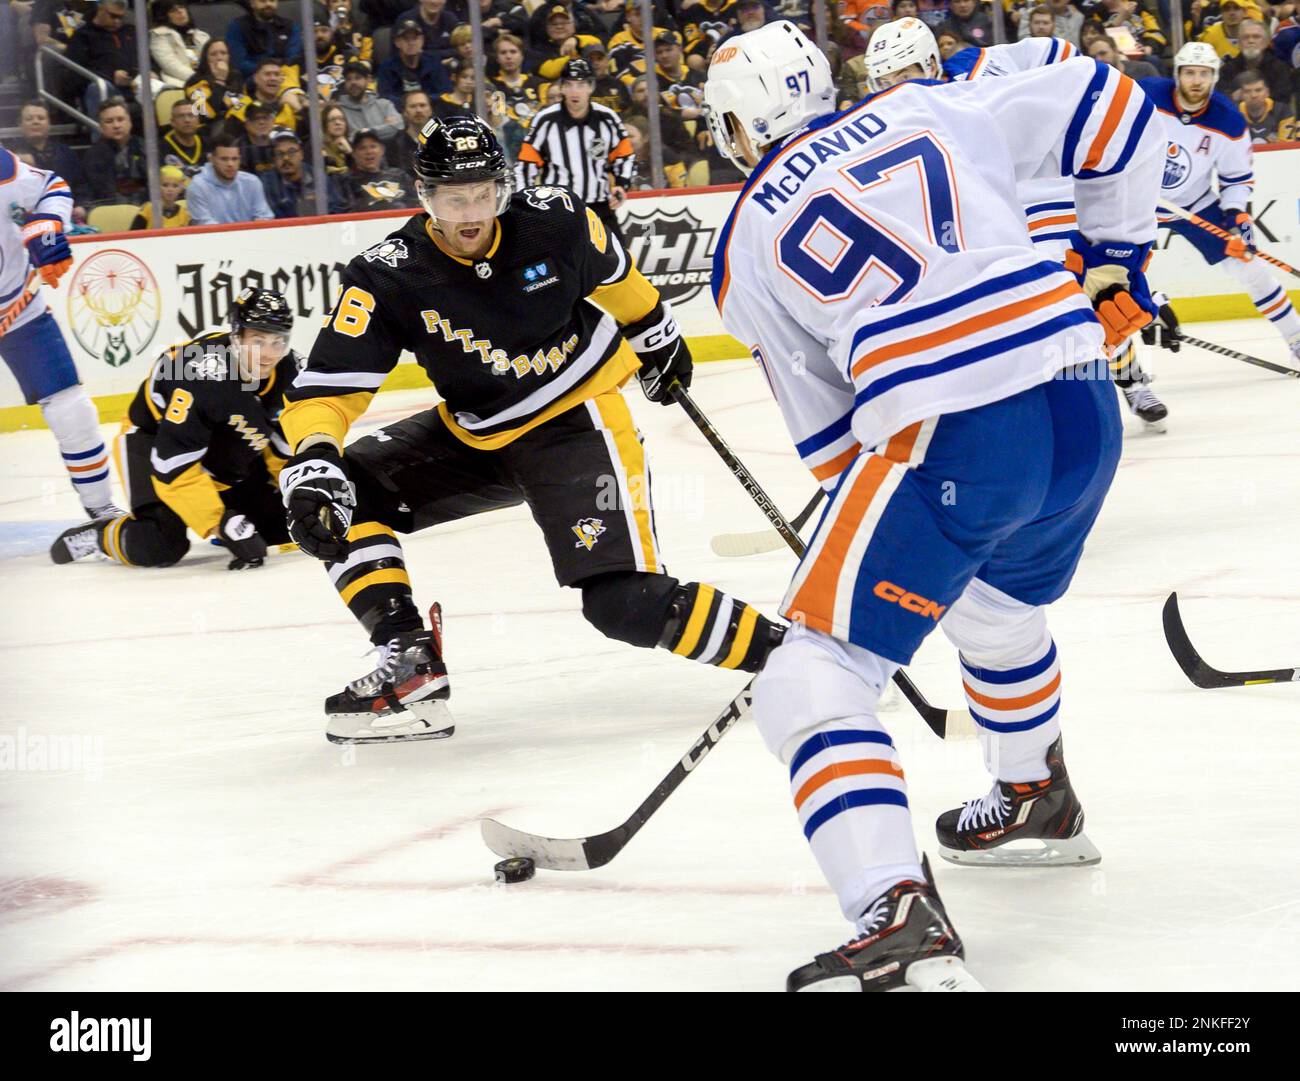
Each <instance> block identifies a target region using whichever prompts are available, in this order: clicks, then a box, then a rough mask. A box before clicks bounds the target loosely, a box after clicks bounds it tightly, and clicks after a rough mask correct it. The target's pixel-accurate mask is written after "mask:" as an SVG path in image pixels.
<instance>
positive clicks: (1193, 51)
mask: <svg viewBox="0 0 1300 1081" xmlns="http://www.w3.org/2000/svg"><path fill="white" fill-rule="evenodd" d="M1220 63H1221V61H1220V60H1219V54H1218V53H1216V52H1215V51H1214V46H1213V45H1207V44H1206V43H1205V42H1204V41H1189V42H1188V43H1187V44H1186V45H1184V46H1183V47H1182V48H1181V49H1179V50H1178V52H1177V53H1176V54H1175V55H1174V79H1177V78H1178V69H1179V68H1209V69H1210V70H1211V71H1212V72H1214V81H1215V82H1216V83H1217V82H1218V81H1219V64H1220Z"/></svg>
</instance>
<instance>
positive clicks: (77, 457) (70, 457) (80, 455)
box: [63, 443, 105, 462]
mask: <svg viewBox="0 0 1300 1081" xmlns="http://www.w3.org/2000/svg"><path fill="white" fill-rule="evenodd" d="M104 453H105V450H104V444H103V443H100V444H99V446H97V447H96V448H95V449H94V450H82V451H78V452H77V453H76V454H64V455H63V458H64V460H65V461H68V462H80V461H83V460H85V459H86V458H94V457H95V456H96V455H97V454H104Z"/></svg>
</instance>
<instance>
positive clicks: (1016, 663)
mask: <svg viewBox="0 0 1300 1081" xmlns="http://www.w3.org/2000/svg"><path fill="white" fill-rule="evenodd" d="M961 675H962V684H963V686H964V687H965V690H966V701H967V703H968V704H969V706H970V714H971V716H972V717H973V718H974V719H975V723H976V724H977V725H978V726H979V731H980V743H981V744H982V745H983V748H984V764H985V765H986V766H987V767H988V771H989V772H990V773H991V774H992V775H993V776H994V777H996V778H997V779H998V780H999V781H1007V782H1009V783H1016V782H1022V781H1041V780H1043V779H1045V778H1046V777H1048V776H1049V774H1050V772H1051V771H1050V770H1049V769H1048V768H1047V748H1048V747H1050V746H1051V745H1052V743H1053V742H1055V740H1056V737H1057V736H1059V735H1060V734H1061V724H1060V721H1059V720H1058V718H1057V710H1059V709H1060V706H1061V664H1060V661H1059V660H1058V659H1057V656H1056V643H1054V642H1053V641H1052V636H1051V635H1050V634H1048V633H1047V630H1046V628H1044V629H1043V636H1042V638H1041V639H1039V641H1038V643H1037V644H1036V645H1034V646H1033V647H1031V648H1029V649H1026V650H1024V651H1023V652H1022V655H1020V656H1014V655H1012V654H1010V653H1006V652H1000V653H999V654H998V655H997V656H996V657H992V656H985V657H979V658H972V657H971V656H970V655H968V654H967V653H966V652H965V651H963V652H962V654H961Z"/></svg>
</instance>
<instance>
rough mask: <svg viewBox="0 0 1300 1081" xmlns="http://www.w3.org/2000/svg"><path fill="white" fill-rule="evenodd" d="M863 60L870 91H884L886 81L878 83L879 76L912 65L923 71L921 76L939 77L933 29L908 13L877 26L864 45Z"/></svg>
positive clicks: (940, 71)
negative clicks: (867, 42)
mask: <svg viewBox="0 0 1300 1081" xmlns="http://www.w3.org/2000/svg"><path fill="white" fill-rule="evenodd" d="M865 59H866V64H867V85H868V86H869V87H871V89H872V90H884V89H885V88H886V86H888V85H889V84H886V83H882V82H880V80H881V79H882V78H884V77H885V76H886V75H892V74H893V73H894V72H896V71H902V70H903V69H904V68H909V67H911V66H912V65H913V64H916V65H918V66H919V67H920V69H921V71H922V72H924V74H923V75H922V76H921V78H923V79H938V78H941V77H942V76H943V60H942V59H941V58H940V56H939V43H938V42H936V41H935V40H934V32H933V31H932V30H931V29H930V28H929V27H928V26H926V25H925V23H923V22H922V21H921V20H920V19H916V18H913V17H912V16H910V15H909V16H908V17H907V18H906V19H895V20H894V21H893V22H890V23H884V24H883V25H881V26H877V27H876V32H875V33H874V34H872V35H871V42H870V44H868V45H867V53H866V57H865Z"/></svg>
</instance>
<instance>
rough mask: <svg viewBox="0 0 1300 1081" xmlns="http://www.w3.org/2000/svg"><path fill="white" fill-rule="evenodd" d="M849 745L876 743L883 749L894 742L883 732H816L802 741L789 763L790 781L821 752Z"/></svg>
mask: <svg viewBox="0 0 1300 1081" xmlns="http://www.w3.org/2000/svg"><path fill="white" fill-rule="evenodd" d="M850 743H878V744H882V745H883V746H885V747H892V746H893V745H894V741H893V740H892V739H890V738H889V736H887V735H886V734H885V733H884V732H863V731H838V732H818V733H817V734H816V735H815V736H810V737H809V738H808V739H806V740H804V742H803V745H802V746H801V747H800V748H799V750H798V751H797V752H795V756H794V758H793V759H792V760H791V762H790V779H791V780H793V779H794V775H795V774H796V773H798V772H799V770H801V769H802V768H803V767H804V766H806V765H807V764H808V760H809V759H810V758H812V757H813V756H814V755H818V754H821V752H822V751H826V750H829V749H830V748H832V747H843V746H845V745H846V744H850Z"/></svg>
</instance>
